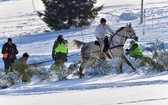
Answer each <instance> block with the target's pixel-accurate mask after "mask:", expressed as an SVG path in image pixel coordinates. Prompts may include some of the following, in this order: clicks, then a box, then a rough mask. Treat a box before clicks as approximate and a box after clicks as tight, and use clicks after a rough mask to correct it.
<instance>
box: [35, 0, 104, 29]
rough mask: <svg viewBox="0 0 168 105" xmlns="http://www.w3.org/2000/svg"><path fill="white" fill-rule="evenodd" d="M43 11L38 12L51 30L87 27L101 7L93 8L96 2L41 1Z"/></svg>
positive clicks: (81, 0) (71, 0) (78, 0)
mask: <svg viewBox="0 0 168 105" xmlns="http://www.w3.org/2000/svg"><path fill="white" fill-rule="evenodd" d="M42 2H43V4H44V6H45V11H44V13H42V12H38V14H39V16H43V17H42V19H43V21H44V22H45V23H46V24H47V25H48V27H50V28H51V29H53V30H60V29H69V28H70V27H82V26H88V25H90V23H91V22H92V21H93V20H94V18H95V17H96V16H97V14H98V11H100V10H101V9H102V8H103V6H99V7H94V4H95V3H96V2H97V0H42Z"/></svg>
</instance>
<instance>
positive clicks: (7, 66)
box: [3, 59, 15, 73]
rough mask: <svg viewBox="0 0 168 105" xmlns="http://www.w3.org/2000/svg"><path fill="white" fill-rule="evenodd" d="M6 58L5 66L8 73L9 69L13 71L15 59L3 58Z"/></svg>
mask: <svg viewBox="0 0 168 105" xmlns="http://www.w3.org/2000/svg"><path fill="white" fill-rule="evenodd" d="M3 60H4V66H5V72H6V73H8V72H9V71H10V72H12V71H13V68H12V64H13V63H14V62H15V59H3Z"/></svg>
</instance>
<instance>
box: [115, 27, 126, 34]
mask: <svg viewBox="0 0 168 105" xmlns="http://www.w3.org/2000/svg"><path fill="white" fill-rule="evenodd" d="M123 28H125V27H120V28H119V29H117V31H116V33H118V32H119V31H121V30H122V29H123Z"/></svg>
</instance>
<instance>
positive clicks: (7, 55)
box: [1, 38, 19, 74]
mask: <svg viewBox="0 0 168 105" xmlns="http://www.w3.org/2000/svg"><path fill="white" fill-rule="evenodd" d="M1 53H2V59H3V60H4V67H5V73H6V74H7V73H8V72H9V71H10V72H13V69H12V64H13V63H14V62H15V60H16V54H18V53H19V52H18V50H17V46H16V45H15V44H14V43H12V39H11V38H8V41H7V42H6V43H5V44H4V45H3V46H2V51H1Z"/></svg>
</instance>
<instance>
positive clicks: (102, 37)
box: [95, 18, 114, 52]
mask: <svg viewBox="0 0 168 105" xmlns="http://www.w3.org/2000/svg"><path fill="white" fill-rule="evenodd" d="M113 34H114V32H113V30H112V29H111V28H110V27H109V25H107V24H106V19H104V18H101V19H100V24H99V25H98V26H97V27H96V30H95V36H96V39H97V40H98V41H99V43H100V45H101V46H102V49H101V52H106V51H107V48H105V47H107V46H108V45H109V44H108V40H107V39H108V38H107V37H108V36H109V35H113Z"/></svg>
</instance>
